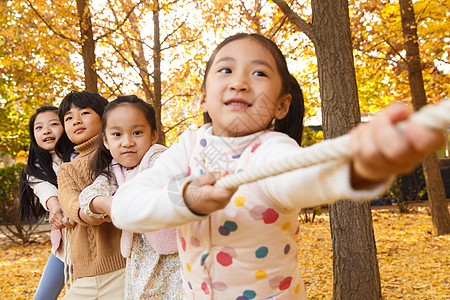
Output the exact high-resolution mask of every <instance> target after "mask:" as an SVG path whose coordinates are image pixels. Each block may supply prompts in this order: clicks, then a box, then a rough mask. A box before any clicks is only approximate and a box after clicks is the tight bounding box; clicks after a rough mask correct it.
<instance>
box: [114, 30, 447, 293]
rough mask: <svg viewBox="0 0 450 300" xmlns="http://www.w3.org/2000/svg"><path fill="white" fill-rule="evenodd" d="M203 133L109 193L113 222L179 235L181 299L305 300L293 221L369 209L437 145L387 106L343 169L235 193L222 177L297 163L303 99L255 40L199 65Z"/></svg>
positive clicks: (359, 137)
mask: <svg viewBox="0 0 450 300" xmlns="http://www.w3.org/2000/svg"><path fill="white" fill-rule="evenodd" d="M200 104H201V108H202V110H203V112H204V113H207V116H206V118H205V120H209V117H210V121H211V123H208V124H206V125H204V126H202V127H201V128H200V129H198V130H196V131H186V132H184V133H183V134H182V135H181V136H180V138H179V142H178V143H177V144H174V145H173V146H172V147H171V148H170V149H169V150H167V151H165V152H164V153H163V154H162V155H161V157H160V158H159V159H158V161H157V162H156V163H155V165H154V167H153V168H151V169H149V170H146V171H144V172H142V173H140V174H139V175H137V176H136V177H135V178H134V179H133V180H131V181H129V182H127V183H125V184H123V185H122V186H121V187H120V188H119V189H118V191H117V192H116V194H115V196H114V199H113V203H112V209H111V217H112V221H113V222H114V224H115V225H116V226H118V227H119V228H123V229H127V230H130V231H134V232H145V231H154V230H158V229H162V228H168V227H175V226H178V228H177V242H178V248H179V255H180V260H181V265H182V278H183V292H184V298H185V299H239V300H247V299H289V300H290V299H306V295H305V287H304V284H303V281H302V279H301V275H300V271H299V268H298V263H297V261H298V259H297V247H296V238H297V234H298V232H299V228H298V221H297V216H298V211H299V209H300V208H303V207H311V206H317V205H322V204H326V203H331V202H335V201H337V200H339V199H355V200H358V201H362V200H370V199H373V198H375V197H376V196H377V195H379V194H381V193H383V192H384V191H385V189H386V188H387V187H388V185H389V183H390V182H391V181H392V177H393V174H396V173H401V172H405V171H409V170H410V169H412V168H414V166H415V165H416V163H417V162H418V161H419V160H420V159H422V158H424V157H425V154H426V153H428V152H431V151H434V150H436V149H438V148H439V147H440V146H441V145H442V144H443V142H444V137H443V135H442V133H439V132H435V131H432V130H429V129H426V128H424V127H422V126H419V125H414V124H408V125H407V127H406V128H405V129H404V131H403V133H399V132H398V131H397V129H396V127H395V126H394V123H396V122H398V121H400V120H403V119H405V118H407V115H408V112H407V111H406V110H405V108H403V107H398V106H394V107H391V108H390V109H388V110H387V111H386V112H385V113H383V114H381V115H380V116H379V117H378V118H375V119H374V120H373V122H371V123H370V124H368V125H366V126H362V127H361V126H360V127H358V128H357V129H356V130H354V131H353V133H352V141H351V144H352V160H351V162H350V163H348V162H336V161H333V162H328V163H325V164H321V165H318V166H313V167H308V168H304V169H299V170H296V171H292V172H289V173H285V174H283V175H279V176H276V177H270V178H267V179H264V180H260V181H258V182H254V183H250V184H245V185H242V186H240V187H239V188H238V189H233V190H227V189H223V188H219V187H215V186H214V183H215V182H216V180H217V179H218V178H219V177H220V176H223V175H224V174H225V173H228V174H232V173H237V172H240V171H242V170H246V169H249V170H250V169H253V168H255V167H256V166H260V165H262V164H267V163H271V162H273V161H276V160H280V159H283V158H288V157H289V156H290V155H293V154H296V153H299V152H301V151H303V150H302V148H300V147H299V145H298V144H299V142H300V138H301V133H302V119H303V113H304V108H303V97H302V94H301V90H300V87H299V86H298V83H297V81H296V80H295V79H294V78H293V77H292V76H291V75H290V74H289V71H288V69H287V65H286V61H285V58H284V56H283V55H282V53H281V52H280V50H279V49H278V47H277V46H276V45H275V44H274V43H273V42H272V41H270V40H268V39H266V38H264V37H263V36H260V35H257V34H251V35H249V34H237V35H234V36H231V37H229V38H227V39H226V40H224V41H223V42H222V43H221V44H220V45H219V46H218V47H217V49H216V50H215V51H214V53H213V55H212V57H211V59H210V60H209V62H208V63H207V65H206V71H205V80H204V83H203V86H202V98H201V101H200ZM129 199H133V201H134V202H133V205H129Z"/></svg>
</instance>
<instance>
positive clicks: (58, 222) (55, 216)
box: [28, 176, 74, 229]
mask: <svg viewBox="0 0 450 300" xmlns="http://www.w3.org/2000/svg"><path fill="white" fill-rule="evenodd" d="M28 182H29V185H30V188H31V189H32V190H33V193H34V195H35V196H36V197H38V199H39V202H40V203H41V205H42V207H43V208H44V209H45V210H47V211H49V212H50V219H49V223H50V226H51V227H52V228H54V229H62V228H64V227H73V226H74V223H73V221H72V220H70V219H69V218H67V217H64V214H63V211H62V208H61V205H60V204H59V200H58V189H57V187H56V186H54V185H53V184H51V183H50V182H48V181H45V180H41V179H38V178H36V177H34V176H29V178H28Z"/></svg>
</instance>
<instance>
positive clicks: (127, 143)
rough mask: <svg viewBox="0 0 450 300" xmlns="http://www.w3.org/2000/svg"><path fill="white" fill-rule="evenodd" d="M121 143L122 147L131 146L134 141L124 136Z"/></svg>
mask: <svg viewBox="0 0 450 300" xmlns="http://www.w3.org/2000/svg"><path fill="white" fill-rule="evenodd" d="M122 145H123V147H131V146H133V145H134V141H133V139H132V138H131V137H129V136H124V138H123V142H122Z"/></svg>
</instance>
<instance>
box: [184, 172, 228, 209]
mask: <svg viewBox="0 0 450 300" xmlns="http://www.w3.org/2000/svg"><path fill="white" fill-rule="evenodd" d="M218 179H219V173H209V174H205V175H202V176H199V177H198V178H197V179H195V180H194V181H192V182H191V183H189V184H188V186H187V187H186V188H185V190H184V191H183V198H184V202H185V203H186V206H187V207H188V208H189V209H190V210H191V211H192V212H193V213H195V214H198V215H207V214H210V213H212V212H214V211H216V210H219V209H222V208H224V207H225V206H226V205H227V204H228V202H230V199H231V197H232V196H233V194H234V193H235V192H236V190H237V188H235V189H224V188H219V187H215V186H214V184H215V183H216V181H217V180H218Z"/></svg>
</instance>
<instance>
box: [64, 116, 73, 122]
mask: <svg viewBox="0 0 450 300" xmlns="http://www.w3.org/2000/svg"><path fill="white" fill-rule="evenodd" d="M70 120H72V117H67V118H66V119H65V120H64V122H67V121H70Z"/></svg>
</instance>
